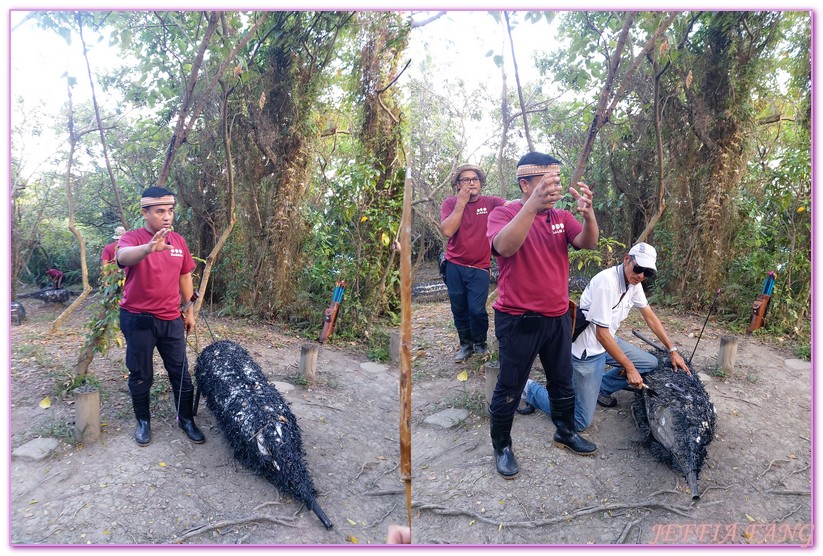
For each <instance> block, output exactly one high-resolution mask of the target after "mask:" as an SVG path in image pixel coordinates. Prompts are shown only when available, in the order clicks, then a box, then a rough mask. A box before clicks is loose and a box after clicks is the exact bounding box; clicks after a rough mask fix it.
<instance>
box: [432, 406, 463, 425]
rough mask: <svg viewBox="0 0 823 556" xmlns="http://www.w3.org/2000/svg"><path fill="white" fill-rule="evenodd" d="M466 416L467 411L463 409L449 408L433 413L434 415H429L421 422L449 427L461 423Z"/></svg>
mask: <svg viewBox="0 0 823 556" xmlns="http://www.w3.org/2000/svg"><path fill="white" fill-rule="evenodd" d="M468 416H469V412H468V411H466V410H465V409H455V408H451V409H446V410H443V411H440V412H438V413H435V414H434V415H429V416H428V417H426V418H425V419H424V420H423V422H424V423H426V424H427V425H434V426H436V427H442V428H444V429H450V428H451V427H453V426H455V425H459V424H460V423H462V422H463V421H464V420H465V419H466V417H468Z"/></svg>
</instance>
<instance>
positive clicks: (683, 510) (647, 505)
mask: <svg viewBox="0 0 823 556" xmlns="http://www.w3.org/2000/svg"><path fill="white" fill-rule="evenodd" d="M412 507H413V508H416V509H417V510H418V511H420V510H429V511H432V512H434V513H436V514H438V515H449V516H457V515H465V516H467V517H470V518H472V519H475V520H477V521H482V522H483V523H488V524H490V525H495V526H497V527H526V528H534V527H542V526H544V525H551V524H553V523H562V522H564V521H570V520H572V519H574V518H576V517H580V516H584V515H590V514H595V513H600V512H610V511H614V510H625V509H639V508H644V509H650V510H651V509H658V510H664V511H667V512H671V513H674V514H677V515H680V516H683V517H693V516H692V514H691V513H689V512H690V511H691V510H692V509H693V507H694V506H672V505H669V504H661V503H658V502H654V501H651V500H646V501H644V502H635V503H617V504H603V505H600V506H593V507H590V508H582V509H580V510H575V511H572V512H569V513H567V514H565V515H559V516H556V517H551V518H548V519H539V520H534V521H498V520H495V519H492V518H489V517H486V516H483V515H480V514H477V513H474V512H469V511H465V510H457V509H454V508H447V507H445V506H440V505H437V504H422V503H420V502H412Z"/></svg>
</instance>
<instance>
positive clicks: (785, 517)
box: [776, 504, 803, 523]
mask: <svg viewBox="0 0 823 556" xmlns="http://www.w3.org/2000/svg"><path fill="white" fill-rule="evenodd" d="M802 507H803V504H798V505H797V507H796V508H795V509H793V510H792V511H790V512H789V513H787V514H786V515H784V516H783V517H781V518H780V519H777V520H776V521H777V522H778V523H781V522H783V521H786V520H787V519H788V518H790V517H791V516H793V515H794V514H796V513H797V511H798V510H799V509H800V508H802Z"/></svg>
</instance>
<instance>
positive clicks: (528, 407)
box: [515, 401, 534, 415]
mask: <svg viewBox="0 0 823 556" xmlns="http://www.w3.org/2000/svg"><path fill="white" fill-rule="evenodd" d="M515 411H517V412H518V413H519V414H520V415H531V414H532V413H534V406H533V405H532V404H530V403H529V402H526V401H524V402H521V403H520V407H518V408H517V409H515Z"/></svg>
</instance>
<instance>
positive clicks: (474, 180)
mask: <svg viewBox="0 0 823 556" xmlns="http://www.w3.org/2000/svg"><path fill="white" fill-rule="evenodd" d="M457 182H458V183H460V184H461V185H466V184H467V183H480V178H460V179H459V180H457Z"/></svg>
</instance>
